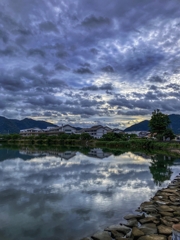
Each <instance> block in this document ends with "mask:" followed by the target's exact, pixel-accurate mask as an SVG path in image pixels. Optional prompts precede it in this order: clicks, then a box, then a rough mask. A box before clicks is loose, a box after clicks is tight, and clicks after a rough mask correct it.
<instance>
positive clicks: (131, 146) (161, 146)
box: [0, 136, 180, 156]
mask: <svg viewBox="0 0 180 240" xmlns="http://www.w3.org/2000/svg"><path fill="white" fill-rule="evenodd" d="M0 143H1V144H5V145H17V146H19V147H23V146H27V147H29V146H30V147H44V148H46V147H57V148H58V147H77V148H80V147H88V148H105V149H110V150H113V151H115V150H125V151H137V150H138V151H139V150H140V151H143V152H149V153H152V154H153V153H159V152H160V153H164V154H169V153H171V155H173V156H179V155H180V143H179V142H175V141H170V142H162V141H156V140H147V139H130V140H128V141H122V140H119V141H102V140H101V139H99V140H97V139H90V140H85V139H83V140H81V139H59V138H58V137H54V136H53V137H52V136H51V137H48V138H46V137H44V138H42V137H41V138H40V137H38V136H37V137H33V138H32V137H24V138H22V137H21V138H7V139H5V140H3V141H1V142H0Z"/></svg>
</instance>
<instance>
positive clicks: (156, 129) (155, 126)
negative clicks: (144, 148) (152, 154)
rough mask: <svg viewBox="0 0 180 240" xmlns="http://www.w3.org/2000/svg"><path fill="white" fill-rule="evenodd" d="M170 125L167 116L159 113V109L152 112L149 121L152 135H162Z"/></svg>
mask: <svg viewBox="0 0 180 240" xmlns="http://www.w3.org/2000/svg"><path fill="white" fill-rule="evenodd" d="M169 124H170V120H169V117H168V115H166V114H163V113H162V112H160V110H159V109H157V110H154V112H153V113H152V117H151V120H150V121H149V127H150V130H151V132H152V133H157V134H160V135H162V134H163V133H164V132H165V131H166V130H167V129H168V126H169Z"/></svg>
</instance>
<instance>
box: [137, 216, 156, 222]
mask: <svg viewBox="0 0 180 240" xmlns="http://www.w3.org/2000/svg"><path fill="white" fill-rule="evenodd" d="M156 220H157V218H155V217H145V218H143V219H140V220H139V222H140V223H141V224H144V223H151V222H153V221H156Z"/></svg>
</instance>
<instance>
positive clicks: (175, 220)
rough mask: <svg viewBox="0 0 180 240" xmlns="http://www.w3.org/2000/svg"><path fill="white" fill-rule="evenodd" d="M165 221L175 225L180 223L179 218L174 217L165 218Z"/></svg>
mask: <svg viewBox="0 0 180 240" xmlns="http://www.w3.org/2000/svg"><path fill="white" fill-rule="evenodd" d="M163 219H165V220H166V221H169V222H173V223H178V222H179V219H177V218H172V217H168V216H167V217H163Z"/></svg>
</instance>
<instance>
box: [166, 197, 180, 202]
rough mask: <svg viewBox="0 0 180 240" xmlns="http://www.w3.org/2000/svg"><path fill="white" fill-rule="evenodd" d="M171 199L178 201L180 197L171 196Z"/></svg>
mask: <svg viewBox="0 0 180 240" xmlns="http://www.w3.org/2000/svg"><path fill="white" fill-rule="evenodd" d="M169 199H170V200H171V201H172V202H178V201H179V200H180V199H179V198H178V197H173V196H170V197H169Z"/></svg>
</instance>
